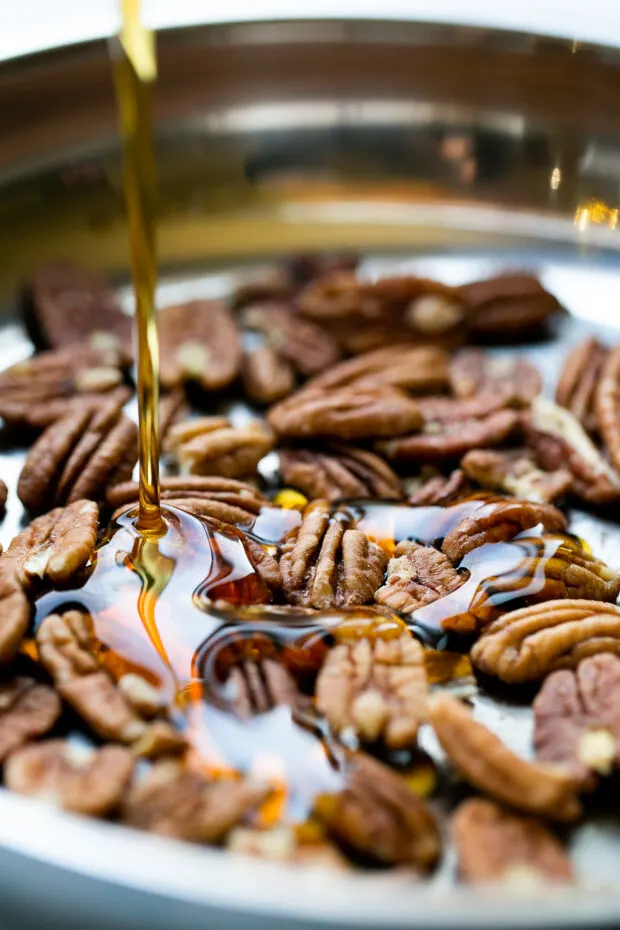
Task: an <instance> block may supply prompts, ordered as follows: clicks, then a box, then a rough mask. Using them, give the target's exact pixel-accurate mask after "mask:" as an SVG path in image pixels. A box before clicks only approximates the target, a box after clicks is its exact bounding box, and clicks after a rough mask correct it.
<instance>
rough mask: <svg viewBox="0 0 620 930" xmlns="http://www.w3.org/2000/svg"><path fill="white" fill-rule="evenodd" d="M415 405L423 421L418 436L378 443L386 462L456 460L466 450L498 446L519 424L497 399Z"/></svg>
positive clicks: (442, 399) (442, 400) (437, 399)
mask: <svg viewBox="0 0 620 930" xmlns="http://www.w3.org/2000/svg"><path fill="white" fill-rule="evenodd" d="M418 405H419V408H420V410H421V413H422V418H423V424H422V429H421V431H420V432H418V433H416V434H414V435H412V436H402V437H398V438H395V439H388V440H387V441H385V442H381V443H378V448H379V449H380V450H381V451H382V452H384V453H385V454H386V455H387V457H388V458H394V459H403V460H405V461H414V462H440V461H442V460H443V459H454V458H459V457H460V456H462V455H464V454H465V453H466V452H468V451H469V450H470V449H481V448H484V447H486V446H495V445H500V444H501V443H502V442H504V440H505V439H507V437H508V436H510V435H511V434H512V433H514V432H515V431H516V429H517V428H518V426H519V422H520V420H519V413H518V412H517V411H516V410H509V409H506V408H505V407H504V399H503V398H502V397H501V396H497V397H494V396H490V395H488V394H487V395H482V394H481V395H479V396H478V397H474V398H468V399H467V400H454V399H452V398H448V397H429V398H421V399H420V400H419V401H418Z"/></svg>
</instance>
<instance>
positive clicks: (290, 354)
mask: <svg viewBox="0 0 620 930" xmlns="http://www.w3.org/2000/svg"><path fill="white" fill-rule="evenodd" d="M243 322H244V323H245V325H246V326H248V327H249V328H250V329H255V330H258V331H259V332H261V333H262V334H263V336H264V338H265V339H266V340H267V344H268V345H270V346H271V347H272V348H273V349H275V350H276V352H277V353H278V354H279V355H280V357H281V358H283V359H285V360H286V361H287V362H289V363H290V364H291V365H292V366H293V368H294V369H295V370H296V371H297V372H299V374H300V375H304V376H306V377H308V376H309V375H315V374H316V373H317V372H319V371H323V369H324V368H327V367H328V366H329V365H333V364H334V363H335V362H337V361H338V359H339V358H340V347H339V346H338V343H337V342H336V340H335V339H334V338H333V337H332V336H330V334H329V333H328V332H327V331H326V330H324V329H322V328H321V327H320V326H317V325H316V323H310V322H308V320H304V319H303V318H302V317H300V316H299V315H298V314H297V313H296V312H295V311H294V310H293V309H292V307H290V306H288V305H287V304H283V303H264V304H255V305H253V306H251V307H248V308H247V310H245V312H244V314H243Z"/></svg>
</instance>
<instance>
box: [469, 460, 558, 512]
mask: <svg viewBox="0 0 620 930" xmlns="http://www.w3.org/2000/svg"><path fill="white" fill-rule="evenodd" d="M461 468H462V470H463V471H464V472H465V474H466V475H467V477H468V478H471V479H472V481H475V482H476V483H477V484H479V485H480V487H482V488H489V489H490V490H492V491H503V492H504V493H505V494H511V495H513V496H514V497H518V498H521V499H522V500H528V501H533V502H534V503H538V504H549V503H551V502H552V501H555V500H557V499H558V498H560V497H563V496H564V495H565V494H567V493H568V492H569V491H570V489H571V487H572V483H573V476H572V474H571V472H570V471H568V469H567V468H558V469H556V470H555V471H543V470H542V469H540V468H538V467H537V466H536V463H535V461H534V454H533V452H532V451H531V450H530V449H511V450H504V451H496V450H491V449H472V450H471V452H468V453H467V455H465V456H464V457H463V458H462V459H461Z"/></svg>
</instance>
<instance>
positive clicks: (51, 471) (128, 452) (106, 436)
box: [17, 399, 138, 513]
mask: <svg viewBox="0 0 620 930" xmlns="http://www.w3.org/2000/svg"><path fill="white" fill-rule="evenodd" d="M137 458H138V430H137V427H136V424H135V423H134V422H133V421H132V420H130V419H129V417H126V416H124V414H122V413H121V410H120V408H119V406H118V404H117V403H116V401H115V400H114V399H111V400H109V401H105V402H104V403H102V404H101V405H100V406H99V407H97V408H86V409H85V410H81V411H77V412H75V413H71V414H69V415H68V416H66V417H63V418H62V419H60V420H57V421H56V422H55V423H52V424H51V426H48V428H47V429H46V430H45V432H44V433H43V434H42V435H41V436H40V437H39V438H38V439H37V441H36V442H35V443H34V445H33V446H32V447H31V449H30V452H29V453H28V456H27V458H26V461H25V463H24V467H23V468H22V471H21V474H20V476H19V481H18V483H17V494H18V497H19V499H20V500H21V502H22V504H23V505H24V507H26V509H27V510H29V511H30V512H31V513H41V512H42V511H43V510H46V509H47V508H49V507H51V506H53V505H54V504H64V503H68V504H71V503H73V502H74V501H77V500H80V499H83V498H85V497H89V498H92V499H93V500H97V499H101V498H103V497H105V490H106V488H107V486H108V485H110V484H115V483H116V482H117V481H125V480H126V479H127V478H129V477H130V476H131V472H132V470H133V467H134V465H135V463H136V461H137Z"/></svg>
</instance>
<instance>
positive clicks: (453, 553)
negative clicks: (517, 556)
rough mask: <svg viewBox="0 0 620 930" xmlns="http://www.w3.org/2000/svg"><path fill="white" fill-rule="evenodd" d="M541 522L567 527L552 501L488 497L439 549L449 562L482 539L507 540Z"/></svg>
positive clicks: (551, 527) (559, 528)
mask: <svg viewBox="0 0 620 930" xmlns="http://www.w3.org/2000/svg"><path fill="white" fill-rule="evenodd" d="M538 524H541V525H542V526H543V528H544V529H546V530H550V531H551V532H558V531H563V530H565V529H566V517H565V516H564V514H563V513H562V512H561V511H559V510H558V509H557V508H556V507H554V506H553V505H551V504H535V503H534V502H533V501H523V500H516V499H511V498H505V499H503V498H500V499H498V500H493V501H489V502H488V503H484V504H483V505H482V506H481V507H478V508H477V509H476V510H475V512H474V513H472V514H470V515H469V516H467V517H465V518H464V519H463V520H460V521H459V522H458V523H457V525H456V526H455V527H453V529H451V530H450V531H449V532H448V533H447V534H446V537H445V539H444V541H443V545H442V550H443V551H444V552H445V554H446V555H447V556H448V558H449V559H450V561H451V562H455V563H456V562H459V561H460V560H461V559H462V558H463V556H464V555H465V554H466V553H467V552H471V550H472V549H477V548H478V546H482V545H484V544H485V543H490V542H506V540H508V539H514V537H515V536H517V535H518V534H519V533H521V532H522V531H523V530H527V529H530V528H531V527H533V526H537V525H538Z"/></svg>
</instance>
